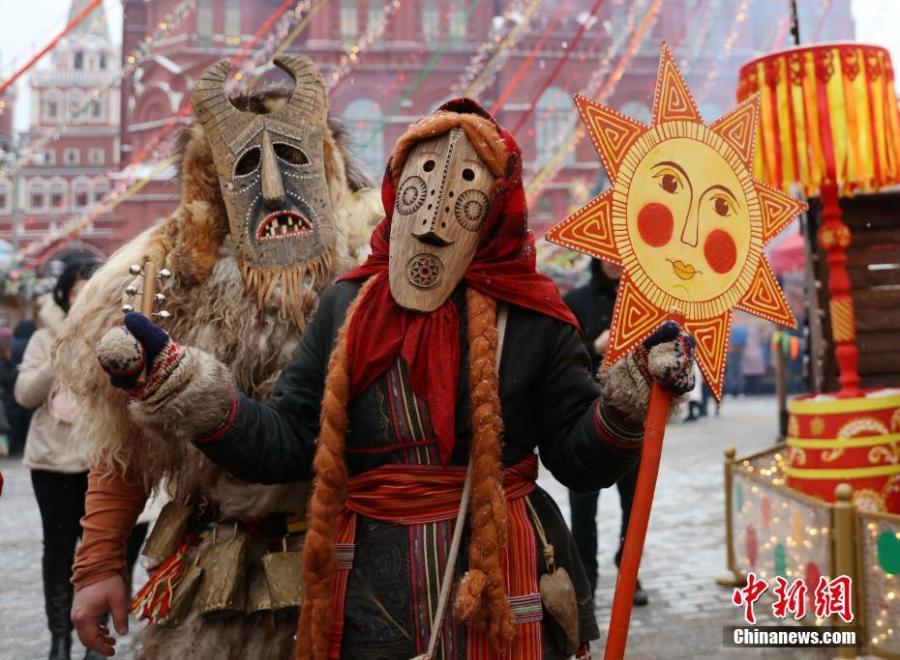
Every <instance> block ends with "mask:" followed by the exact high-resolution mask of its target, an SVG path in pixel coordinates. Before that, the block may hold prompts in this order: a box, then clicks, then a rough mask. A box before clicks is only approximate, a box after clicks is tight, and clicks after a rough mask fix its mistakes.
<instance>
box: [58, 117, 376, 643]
mask: <svg viewBox="0 0 900 660" xmlns="http://www.w3.org/2000/svg"><path fill="white" fill-rule="evenodd" d="M180 153H181V167H180V170H181V203H180V204H179V206H178V208H177V209H176V211H175V212H174V213H173V215H172V216H171V217H169V218H168V219H166V220H165V221H163V222H162V223H161V224H159V225H157V226H156V227H153V228H152V229H149V230H147V231H145V232H144V233H143V234H141V235H140V236H138V237H137V238H135V239H134V240H132V241H131V242H129V243H128V244H126V245H125V246H123V247H122V248H121V249H120V250H119V251H118V252H116V253H115V254H114V255H113V256H112V257H111V258H110V260H109V261H108V262H107V264H106V265H105V266H104V267H103V268H102V269H101V270H100V271H98V272H97V274H96V275H94V277H93V278H92V279H91V280H90V282H89V283H88V284H87V285H86V287H85V289H84V291H83V293H82V295H81V296H79V299H78V301H77V302H76V304H75V305H74V306H73V308H72V310H71V312H70V314H69V317H68V319H67V322H66V324H65V325H64V327H63V328H62V330H61V333H60V337H59V339H58V341H57V345H56V352H55V357H56V362H57V365H58V368H59V373H60V377H61V378H62V379H63V381H64V382H66V383H67V384H68V385H69V387H70V388H71V389H72V391H73V392H74V393H75V394H76V396H77V397H78V398H79V399H80V402H81V405H82V407H83V409H84V410H89V411H90V414H86V415H82V416H81V418H80V419H79V422H78V428H76V429H75V433H76V434H77V435H79V436H82V437H90V438H92V439H93V450H92V458H93V466H94V469H97V470H108V471H111V472H112V473H113V474H115V475H118V476H123V477H126V478H128V479H132V480H139V481H140V482H141V484H142V486H143V488H144V489H145V490H146V491H147V492H148V493H150V492H151V491H153V490H154V489H159V488H160V487H161V486H164V487H165V489H166V491H167V494H168V495H169V496H170V497H171V498H173V499H174V500H176V501H184V500H185V499H186V497H187V496H189V495H190V494H192V493H194V494H195V493H197V492H201V493H202V494H203V496H204V497H205V498H206V499H207V500H208V501H211V502H212V503H213V504H215V505H217V506H218V508H219V510H220V511H221V514H222V516H224V517H227V518H235V519H241V520H244V519H248V518H250V519H253V518H261V517H263V516H266V515H268V514H270V513H273V512H294V513H302V512H303V510H304V507H305V503H306V491H307V485H306V484H303V483H297V484H285V485H279V486H259V485H250V484H247V483H245V482H243V481H240V480H238V479H235V478H233V477H230V476H228V475H227V474H225V473H224V472H223V471H222V470H221V469H220V468H218V467H216V466H215V465H214V464H213V463H212V462H210V461H209V460H207V459H206V458H205V457H204V456H203V454H201V453H200V452H199V451H197V450H196V449H195V448H194V447H192V446H191V445H190V444H189V443H187V442H183V441H182V440H181V439H178V438H173V437H163V434H162V433H160V429H159V428H153V427H151V426H149V425H140V424H138V421H137V420H136V419H135V418H134V417H133V416H132V415H131V414H130V413H129V405H128V404H129V401H128V398H127V396H126V395H125V394H124V393H123V392H121V391H119V390H116V389H114V388H113V387H112V386H111V385H110V384H109V379H108V377H107V375H106V374H105V372H103V371H102V369H101V368H100V366H99V365H98V363H97V359H96V357H95V353H94V351H95V346H96V343H97V341H98V340H99V339H100V337H101V336H102V335H103V334H104V333H105V332H106V331H107V330H108V329H109V328H111V327H113V326H115V325H119V324H121V321H122V312H121V311H120V307H121V305H122V303H123V302H124V300H123V292H124V289H125V287H126V286H128V285H129V284H132V283H135V282H134V280H135V278H134V277H133V276H132V275H130V274H129V266H130V265H131V264H135V263H140V262H141V261H142V259H143V258H144V257H145V256H151V257H152V258H153V259H154V261H155V262H156V263H159V264H161V265H163V266H164V267H166V268H168V269H170V270H171V271H172V273H173V276H172V277H171V278H170V279H169V280H168V281H167V282H165V283H164V284H162V285H161V288H160V292H161V293H163V294H164V295H165V296H166V304H165V308H166V309H167V310H168V311H169V312H170V314H171V317H170V318H168V319H165V320H160V321H159V323H160V325H161V326H162V327H163V328H164V329H165V330H166V331H167V332H169V333H170V334H171V336H172V337H173V338H175V339H176V340H177V341H179V342H181V343H182V344H184V345H189V346H195V347H197V348H200V349H202V350H204V351H206V352H208V353H210V354H212V355H213V356H215V357H216V358H218V359H219V360H220V361H221V362H222V363H224V364H225V365H227V366H228V368H229V369H230V370H231V373H232V375H233V377H234V380H235V382H236V384H237V386H238V387H239V388H240V390H241V391H242V392H244V393H246V394H247V395H248V396H251V397H253V398H255V399H264V398H266V397H268V396H269V395H270V394H271V393H272V388H273V385H274V382H275V380H276V377H277V375H278V373H279V371H280V369H281V367H282V366H283V365H284V364H285V363H286V362H287V361H288V359H289V358H290V357H291V356H292V355H293V353H294V351H295V349H296V347H297V345H298V343H299V339H300V335H301V332H302V330H303V325H305V320H306V319H307V318H309V317H310V316H311V315H312V313H313V312H314V310H315V308H316V306H317V303H318V299H319V295H320V293H321V292H322V291H323V290H324V289H325V288H326V287H327V286H328V285H329V284H330V283H331V282H332V281H333V280H334V278H335V277H336V276H337V275H339V274H340V273H341V272H343V271H344V270H346V269H347V268H348V267H350V266H352V265H355V264H356V263H357V262H358V261H359V260H360V259H361V258H363V257H364V256H365V254H364V251H365V250H366V247H367V240H368V237H369V234H370V232H371V228H372V227H373V226H374V224H375V223H376V222H377V221H378V220H380V219H381V217H382V216H383V211H382V206H381V200H380V194H379V192H378V191H377V190H372V189H369V188H368V187H367V186H368V182H367V181H366V180H365V177H364V176H362V175H361V174H360V173H359V170H358V169H357V168H356V166H355V165H354V164H353V163H352V161H351V160H350V158H349V155H348V151H347V147H346V144H345V142H344V139H343V137H342V134H341V133H340V131H339V129H337V128H335V127H332V130H330V131H328V132H327V133H326V138H325V145H324V154H325V163H324V170H325V174H326V179H327V182H328V186H329V192H330V196H331V204H332V208H333V209H334V224H335V228H336V233H337V240H336V243H335V245H334V246H333V248H332V249H331V250H329V251H327V252H326V253H325V254H323V255H322V256H321V257H320V258H318V259H317V260H316V261H315V262H314V263H306V264H302V265H300V266H298V267H296V268H294V269H293V270H292V271H291V277H290V281H288V280H287V279H285V280H279V279H278V278H275V279H273V278H271V277H259V274H258V273H256V275H254V273H253V272H252V270H251V269H248V268H247V267H243V266H242V264H240V263H239V261H238V259H237V258H236V254H235V250H234V247H233V244H232V240H231V237H230V236H229V225H228V218H227V215H226V212H225V206H224V203H223V201H222V197H221V193H220V190H219V181H218V178H217V176H216V172H215V168H214V166H213V161H212V154H211V151H210V149H209V146H208V143H207V141H206V139H205V137H204V135H203V131H202V129H201V128H200V127H199V126H198V125H194V126H192V127H191V128H190V129H189V130H188V131H186V134H185V137H184V139H183V140H182V144H181V149H180ZM298 269H299V270H298ZM138 284H139V282H138ZM298 289H299V290H298ZM297 305H300V307H299V308H298V307H296V306H297ZM298 311H299V313H298ZM123 541H124V539H123ZM207 543H208V540H207V541H204V542H203V543H201V546H200V547H198V549H197V552H198V553H200V552H202V551H203V548H204V545H205V544H207ZM250 552H251V554H254V553H255V554H261V553H262V552H264V549H260V548H256V549H253V548H251V551H250ZM252 559H253V557H251V560H252ZM257 559H258V557H257ZM261 616H267V615H264V614H260V615H248V616H244V617H238V618H237V620H235V619H232V620H230V621H224V622H222V621H215V620H211V619H206V618H203V617H201V616H200V615H199V614H196V613H195V614H192V615H191V616H190V617H188V619H186V620H185V621H184V622H183V623H182V624H180V625H178V626H176V627H172V628H164V627H163V626H157V625H151V626H149V627H148V628H147V629H146V630H144V631H142V632H141V633H140V634H139V636H138V639H137V644H138V656H139V657H147V658H154V659H155V660H160V659H164V658H179V659H180V658H185V657H198V658H200V657H203V658H206V657H216V658H230V657H235V658H237V657H241V658H243V657H253V658H263V659H264V658H280V657H285V656H286V655H287V654H289V653H290V647H291V644H292V635H293V628H294V621H295V619H294V618H292V617H286V622H280V623H277V624H276V625H275V630H273V629H272V628H271V626H267V625H265V624H266V623H267V622H268V620H267V619H266V620H264V619H259V618H257V617H261ZM250 649H253V651H252V652H249V650H250Z"/></svg>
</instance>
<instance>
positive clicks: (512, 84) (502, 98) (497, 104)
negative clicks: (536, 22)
mask: <svg viewBox="0 0 900 660" xmlns="http://www.w3.org/2000/svg"><path fill="white" fill-rule="evenodd" d="M571 5H572V2H571V0H563V2H561V3H560V5H559V8H558V9H557V10H556V13H555V14H553V18H551V19H550V23H548V25H547V28H546V29H545V30H544V32H543V33H542V34H541V36H540V38H539V39H538V40H537V42H535V44H534V46H533V47H532V48H531V52H529V53H528V57H527V58H525V61H524V62H523V63H522V64H521V65H519V68H518V69H516V72H515V73H514V74H513V76H512V78H511V79H510V81H509V82H508V83H507V84H506V87H504V88H503V91H502V92H500V95H499V96H498V97H497V100H496V101H494V105H493V106H491V114H492V115H493V114H497V112H499V110H500V108H502V107H503V104H504V103H505V102H506V99H508V98H509V96H510V94H512V93H513V90H514V89H515V88H516V87H518V85H519V83H520V82H521V81H522V78H524V77H525V74H526V73H527V72H528V69H530V68H531V65H532V64H533V63H534V61H535V59H536V58H537V56H538V53H539V52H540V51H541V48H543V47H544V44H545V43H546V41H547V39H549V38H550V34H551V33H552V32H553V30H555V29H556V26H557V25H559V22H560V21H561V20H562V18H563V15H564V14H565V13H566V11H568V9H569V7H570V6H571Z"/></svg>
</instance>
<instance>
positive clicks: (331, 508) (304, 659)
mask: <svg viewBox="0 0 900 660" xmlns="http://www.w3.org/2000/svg"><path fill="white" fill-rule="evenodd" d="M374 281H375V280H374V278H372V279H370V280H369V281H368V282H366V283H365V284H364V285H363V286H362V288H361V289H360V291H359V293H358V294H357V296H356V299H355V300H354V301H353V303H352V304H351V305H350V308H349V309H348V310H347V316H346V318H345V320H344V323H343V325H342V326H341V329H340V331H339V332H338V336H337V339H336V340H335V346H334V349H333V350H332V351H331V357H330V358H329V360H328V373H327V376H326V378H325V393H324V395H323V397H322V412H321V417H320V426H321V430H320V431H319V438H318V447H317V449H316V457H315V458H314V459H313V468H314V470H315V475H316V476H315V481H314V484H313V492H312V497H311V498H310V505H309V528H308V529H307V532H306V540H305V542H304V545H303V605H302V606H301V608H300V620H299V622H298V624H297V643H296V645H295V647H294V657H295V658H297V660H313V659H315V660H324V659H325V658H327V657H328V638H329V632H330V631H331V624H332V621H333V620H334V608H333V606H332V591H333V589H334V581H335V577H336V576H337V556H336V554H335V551H334V538H335V521H336V520H337V517H338V514H340V512H341V509H343V507H344V502H345V500H346V499H347V463H346V461H345V460H344V439H345V437H346V434H347V404H348V402H349V398H350V375H349V374H348V373H347V331H348V328H349V327H350V320H351V319H352V318H353V313H354V312H355V311H356V306H357V305H358V304H359V301H360V300H362V299H363V298H364V297H365V294H366V291H368V289H369V288H370V287H371V286H372V284H373V283H374Z"/></svg>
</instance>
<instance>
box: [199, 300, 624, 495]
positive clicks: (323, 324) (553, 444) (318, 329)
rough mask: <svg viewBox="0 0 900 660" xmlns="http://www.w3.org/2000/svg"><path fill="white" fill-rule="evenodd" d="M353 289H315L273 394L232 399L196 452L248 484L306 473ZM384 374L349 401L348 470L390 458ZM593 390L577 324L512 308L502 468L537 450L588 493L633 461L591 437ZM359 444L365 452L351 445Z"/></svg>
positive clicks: (464, 456) (459, 424)
mask: <svg viewBox="0 0 900 660" xmlns="http://www.w3.org/2000/svg"><path fill="white" fill-rule="evenodd" d="M358 290H359V284H358V283H353V282H343V283H339V284H336V285H335V286H333V287H332V288H331V289H329V290H328V291H327V292H326V293H325V294H324V295H323V297H322V300H321V302H320V306H319V310H318V312H317V314H316V316H315V317H314V319H313V320H312V321H311V322H310V324H309V326H308V327H307V328H306V330H305V332H304V334H303V338H302V340H301V343H300V347H299V349H298V353H297V355H296V356H295V358H294V359H293V361H291V362H290V363H289V364H288V365H286V366H285V368H284V370H283V371H282V373H281V377H280V379H279V381H278V384H277V386H276V391H275V396H274V397H273V398H272V399H271V400H270V401H267V402H265V403H259V402H256V401H253V400H252V399H249V398H248V397H245V396H243V395H238V408H237V411H236V414H235V415H234V419H233V421H232V423H231V424H230V426H229V428H227V429H225V431H224V433H222V434H221V435H220V436H219V439H218V440H216V441H215V442H209V443H204V442H198V443H197V446H198V447H199V448H200V449H201V450H202V451H203V452H204V453H206V454H207V455H208V456H209V457H210V458H211V459H212V460H213V461H215V462H216V463H218V464H220V465H222V466H223V467H224V468H226V469H227V470H229V471H230V472H232V473H233V474H235V475H236V476H238V477H240V478H242V479H245V480H247V481H254V482H260V483H278V482H288V481H298V480H306V479H310V478H311V477H312V460H313V455H314V453H315V447H316V445H315V440H316V437H317V435H318V429H319V408H320V403H321V399H322V391H323V388H324V383H325V374H326V367H327V365H328V358H329V355H330V354H331V350H332V347H333V344H334V340H335V337H336V335H337V331H338V329H339V328H340V326H341V324H342V322H343V320H344V317H345V314H346V311H347V308H348V306H349V305H350V303H351V301H352V300H353V299H354V297H355V296H356V294H357V292H358ZM453 301H454V303H455V304H457V306H458V307H459V308H460V320H461V326H462V327H461V331H460V335H461V337H463V347H462V359H461V361H460V362H461V374H460V378H459V383H460V388H459V392H458V395H457V403H456V429H457V443H456V448H455V450H454V453H453V456H452V463H454V464H456V465H465V464H466V463H467V460H468V440H469V437H470V435H471V432H470V421H469V413H468V394H467V390H468V386H467V378H466V372H465V369H466V365H467V364H468V359H467V351H466V346H465V339H464V338H465V336H466V333H465V311H464V309H463V308H464V305H465V299H464V296H463V295H462V291H461V289H459V290H457V292H456V293H455V294H454V297H453ZM372 341H377V338H374V337H373V338H372ZM434 350H440V347H439V346H436V347H434ZM384 380H385V379H384V377H380V378H379V379H376V381H375V383H373V385H372V386H370V387H369V388H368V389H367V390H366V391H365V392H363V393H362V394H361V395H360V396H359V397H358V398H357V399H355V400H354V401H352V402H351V403H350V405H349V411H348V412H349V430H348V433H347V448H348V453H347V462H348V468H349V472H350V475H351V476H352V475H355V474H359V473H361V472H364V471H366V470H368V469H371V468H374V467H377V466H378V465H381V464H384V463H392V462H395V461H394V456H392V454H391V453H389V452H388V453H379V452H377V450H376V451H372V450H373V449H375V448H376V447H377V446H378V445H382V444H383V445H387V444H391V439H390V438H389V437H387V436H388V432H387V424H386V420H385V419H384V414H383V408H382V405H381V403H382V400H383V397H384V394H383V392H384V387H385V385H384ZM599 394H600V392H599V386H598V385H597V383H596V382H595V381H594V379H593V377H592V371H591V369H590V365H589V362H588V356H587V355H586V354H585V351H584V348H583V344H582V339H581V337H580V336H579V333H578V331H577V330H576V329H575V328H573V327H572V326H570V325H568V324H566V323H563V322H561V321H558V320H556V319H553V318H550V317H548V316H545V315H543V314H538V313H536V312H532V311H529V310H526V309H522V308H518V307H514V306H513V307H511V308H510V310H509V320H508V323H507V329H506V337H505V340H504V348H503V354H502V360H501V364H500V397H501V402H502V410H503V424H504V437H503V442H504V446H503V455H502V461H503V464H504V465H506V466H508V465H512V464H514V463H517V462H518V461H520V460H522V459H523V458H525V457H526V456H528V455H530V454H532V453H534V450H535V448H537V449H538V452H539V456H540V459H541V462H542V463H543V464H544V466H546V467H547V468H548V469H549V470H550V471H551V472H552V473H553V475H554V476H555V477H556V478H557V479H558V480H559V481H560V482H562V483H563V484H564V485H566V486H568V487H569V488H571V489H572V490H575V491H581V492H590V491H596V490H598V489H600V488H605V487H607V486H610V485H612V484H613V483H615V481H616V480H617V479H618V478H619V477H620V476H621V475H622V474H624V473H625V472H626V471H627V470H628V469H629V468H630V467H631V466H632V465H633V464H634V462H635V461H636V460H637V458H638V456H639V453H640V452H639V446H636V447H633V448H632V447H630V446H629V447H628V448H627V449H623V448H622V446H621V445H617V444H613V443H610V442H607V441H606V440H604V439H603V437H602V436H601V435H600V434H599V433H598V430H597V418H596V405H595V402H596V401H597V399H598V397H599ZM359 448H365V449H366V451H365V452H362V453H361V452H354V451H353V450H354V449H359Z"/></svg>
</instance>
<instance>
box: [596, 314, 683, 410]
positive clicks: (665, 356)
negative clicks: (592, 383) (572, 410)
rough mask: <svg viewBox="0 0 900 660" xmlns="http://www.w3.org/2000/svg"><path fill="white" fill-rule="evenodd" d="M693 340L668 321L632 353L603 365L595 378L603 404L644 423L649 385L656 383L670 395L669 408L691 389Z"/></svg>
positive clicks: (676, 325)
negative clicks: (598, 384)
mask: <svg viewBox="0 0 900 660" xmlns="http://www.w3.org/2000/svg"><path fill="white" fill-rule="evenodd" d="M695 347H696V344H695V342H694V338H693V337H691V336H690V335H689V334H687V333H686V332H684V330H682V329H681V326H679V325H678V324H677V323H675V322H674V321H669V322H667V323H665V324H663V325H662V326H660V328H659V329H657V330H656V332H654V333H653V334H652V335H650V336H649V337H647V339H645V340H644V342H643V343H642V344H641V345H640V346H638V347H637V348H636V349H634V351H632V352H631V353H629V354H628V355H627V356H625V357H624V358H622V359H621V360H619V361H618V362H616V363H615V364H613V365H611V366H605V365H604V366H603V367H602V368H601V369H600V373H599V374H598V377H599V379H600V388H601V391H602V395H603V400H604V403H605V405H608V406H611V407H613V408H615V409H616V410H619V411H620V412H622V413H623V414H625V415H626V417H627V418H628V419H630V420H631V421H633V422H638V423H643V421H644V419H645V418H646V416H647V404H648V403H649V401H650V385H651V383H652V382H653V381H656V382H658V383H659V384H660V385H662V386H663V388H665V389H666V390H668V391H669V392H670V393H671V394H672V409H673V410H674V409H675V408H677V406H678V404H679V403H680V402H681V398H682V397H683V395H684V394H686V393H687V392H690V391H691V390H692V389H693V388H694V351H695Z"/></svg>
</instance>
